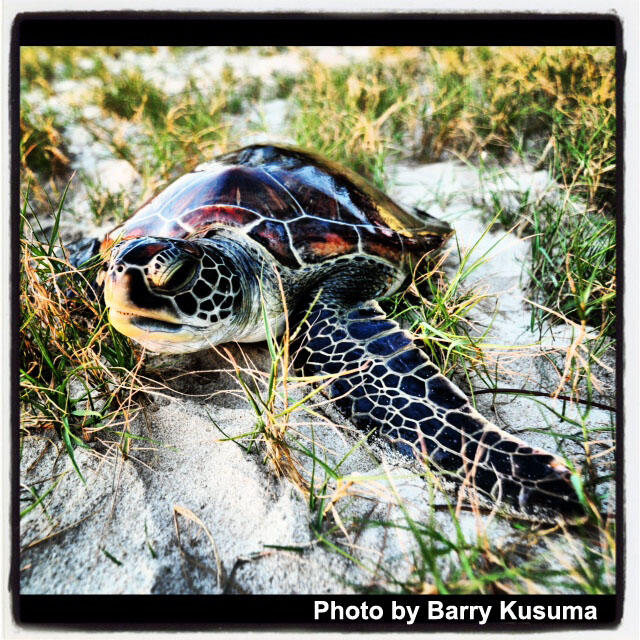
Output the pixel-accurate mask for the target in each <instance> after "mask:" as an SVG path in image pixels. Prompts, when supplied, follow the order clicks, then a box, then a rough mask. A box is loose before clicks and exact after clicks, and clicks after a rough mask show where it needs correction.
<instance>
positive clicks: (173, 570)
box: [20, 49, 613, 594]
mask: <svg viewBox="0 0 640 640" xmlns="http://www.w3.org/2000/svg"><path fill="white" fill-rule="evenodd" d="M330 54H331V52H327V51H325V52H324V55H327V56H329V55H330ZM357 54H358V55H366V49H363V50H361V51H358V52H357ZM163 55H164V54H163ZM202 55H203V54H202V53H199V54H196V53H194V54H193V60H192V61H191V64H192V65H193V66H194V67H197V66H198V64H201V63H202V60H201V59H200V58H198V56H202ZM333 55H334V56H335V57H336V60H338V61H339V60H340V59H341V58H340V55H342V54H341V52H339V51H337V52H336V51H334V52H333ZM266 60H269V62H268V63H264V64H265V65H267V67H266V68H264V69H263V68H262V67H259V68H257V70H256V71H255V72H256V73H265V74H266V76H268V75H269V73H270V69H271V67H268V65H273V64H276V65H277V64H280V65H281V64H282V63H283V60H279V61H278V60H275V61H274V60H273V59H272V58H268V59H266ZM162 61H163V58H161V63H162V64H165V65H170V63H171V61H170V60H169V59H168V58H167V60H164V62H162ZM119 63H121V64H128V63H131V61H127V60H124V59H122V60H121V61H119ZM208 64H209V65H210V67H206V69H208V70H209V71H210V70H211V69H215V68H216V67H215V65H216V64H219V60H218V59H217V58H216V56H215V55H214V56H211V59H210V60H209V62H208ZM243 64H247V65H248V67H247V68H252V65H254V66H253V68H254V69H256V67H255V64H257V63H256V61H255V60H252V59H250V58H247V59H246V60H244V61H243ZM291 64H292V65H293V62H292V63H291ZM201 66H202V65H201ZM201 66H200V67H199V68H201ZM293 66H295V65H293ZM276 68H277V66H276ZM280 68H281V67H280ZM206 69H205V71H206ZM166 70H167V68H166V67H163V66H162V65H160V66H158V67H157V68H156V72H157V76H158V81H159V82H160V81H162V78H167V77H169V76H168V74H167V73H166ZM149 71H150V73H151V71H153V69H152V68H151V67H150V69H149ZM205 71H203V73H205ZM209 71H207V72H209ZM172 88H173V89H174V90H179V87H178V86H177V85H176V86H175V87H172ZM263 109H264V114H266V122H267V123H268V125H267V130H266V131H265V133H264V137H269V136H271V139H276V140H282V139H283V135H282V132H283V131H284V130H285V128H284V116H285V113H286V104H283V101H279V100H278V101H273V102H271V103H268V104H266V105H264V107H263ZM69 135H70V137H71V139H72V145H71V147H70V151H71V152H72V153H74V154H75V157H76V160H75V162H76V163H77V164H78V168H82V169H83V170H85V171H87V172H88V173H91V172H94V173H95V174H96V175H99V177H100V180H101V182H102V184H103V186H105V187H106V188H108V189H113V190H114V192H115V191H119V190H122V189H128V190H130V191H131V192H132V193H135V192H136V190H139V189H140V185H139V176H138V175H137V173H136V171H135V169H134V168H133V167H131V165H129V164H128V163H126V162H125V161H121V160H114V159H112V158H110V157H108V156H106V155H105V154H104V150H102V149H100V148H93V149H92V148H91V145H89V144H87V141H86V140H85V139H84V138H83V134H82V131H79V130H76V129H74V130H72V131H70V132H69ZM249 141H251V140H248V139H241V140H239V144H243V143H246V142H249ZM394 176H395V182H394V186H393V188H392V195H393V196H394V197H396V198H397V199H398V200H399V201H401V202H403V203H405V204H407V205H418V206H421V207H422V208H425V209H428V210H429V211H430V212H431V213H432V214H433V215H436V216H439V217H442V218H445V219H447V220H449V221H451V222H452V223H453V224H454V226H455V227H456V231H457V237H458V241H459V243H460V245H461V246H462V247H471V246H472V245H473V244H474V243H475V242H476V240H477V239H478V238H479V237H480V236H481V234H482V232H483V230H484V228H485V227H486V218H485V217H484V216H486V214H483V212H482V209H481V206H482V204H483V202H485V200H486V199H488V198H489V194H490V192H492V191H493V192H495V193H497V194H498V195H499V196H500V197H501V198H504V202H505V203H506V204H509V202H510V201H512V200H513V198H517V197H518V196H519V194H521V193H523V192H525V191H527V190H532V191H533V192H534V193H538V194H542V193H544V192H545V191H546V190H547V189H548V188H549V184H548V179H547V177H546V175H545V174H544V173H542V172H534V171H532V170H530V169H528V168H526V167H518V168H514V169H512V170H511V171H509V174H508V178H505V176H499V175H496V176H494V178H492V179H491V180H489V182H488V183H487V182H486V181H484V182H482V183H481V182H480V181H479V177H478V172H477V170H476V169H474V168H473V167H465V166H463V165H461V164H458V163H454V162H446V163H438V164H432V165H422V166H417V165H397V166H396V167H395V168H394ZM69 209H70V210H71V211H74V212H75V216H76V217H75V218H73V217H71V216H70V217H69V218H68V219H66V220H64V221H63V224H64V228H63V230H62V231H63V233H64V234H66V237H68V238H71V239H75V236H77V235H78V220H81V221H82V225H83V227H82V228H83V229H86V228H87V226H84V225H89V224H90V219H89V212H88V208H87V206H86V203H85V202H84V200H83V193H82V188H79V189H78V190H77V191H75V192H74V193H73V194H72V199H71V200H70V202H69ZM105 228H108V225H104V227H103V228H101V229H99V228H95V226H94V228H92V229H91V232H90V233H89V235H93V234H95V235H100V233H102V232H103V231H104V230H105ZM503 235H504V231H502V230H499V229H496V230H492V231H491V232H490V233H489V234H487V236H486V237H485V238H484V240H483V242H482V245H481V246H480V247H478V248H477V249H476V252H477V255H478V256H479V255H481V254H482V253H483V250H484V249H486V248H488V247H489V246H491V245H492V244H494V243H495V242H496V241H497V240H498V239H499V238H500V237H501V236H503ZM527 255H528V240H527V239H526V238H518V237H517V236H516V235H514V234H512V235H511V236H510V237H509V238H506V239H505V240H504V241H502V242H500V243H499V244H498V245H497V246H496V248H495V249H494V250H493V251H492V253H491V259H490V260H488V261H487V262H486V264H484V265H483V266H482V267H481V268H480V269H478V271H477V272H476V273H474V275H473V277H472V279H471V280H470V281H469V282H468V286H472V285H473V286H480V287H483V288H485V290H486V291H487V293H488V294H492V297H490V298H489V301H488V302H487V304H486V305H485V306H484V307H483V308H481V309H478V310H476V311H475V312H474V316H473V320H474V322H475V323H476V326H477V328H478V330H482V329H483V328H484V327H487V326H490V336H491V337H492V338H494V339H495V342H496V343H497V344H501V345H519V347H520V349H519V350H518V357H517V358H514V357H512V356H511V353H512V352H510V351H504V352H496V353H495V354H493V355H495V356H496V357H498V356H499V362H500V365H501V367H502V370H501V372H500V374H499V378H498V381H499V386H507V387H511V386H529V387H530V388H536V389H548V390H551V391H553V389H554V388H555V385H556V384H557V374H556V373H555V372H554V370H553V368H552V367H550V366H549V365H548V364H544V363H545V362H548V360H547V359H545V358H542V357H541V353H543V352H544V353H546V354H548V355H549V354H551V355H553V354H554V353H556V354H557V353H558V352H561V348H562V347H564V346H566V344H567V340H569V339H570V335H568V334H567V333H566V332H565V333H564V334H563V333H562V332H556V333H555V334H554V336H553V340H552V341H551V342H550V344H545V345H542V344H539V341H538V338H537V336H535V335H533V334H531V333H530V331H529V310H528V308H527V306H526V303H525V301H524V298H525V297H526V296H525V291H524V289H523V282H522V277H521V271H522V261H523V260H526V257H527ZM456 265H457V256H456V255H455V251H454V252H452V254H451V256H450V257H449V258H448V260H447V263H446V269H447V270H449V271H450V272H451V271H452V270H454V269H455V267H456ZM496 305H497V306H496ZM530 345H534V346H530ZM242 349H243V351H244V352H245V353H246V354H247V355H248V356H249V357H250V358H251V359H252V360H253V361H254V362H255V363H256V364H257V365H258V366H259V367H262V368H263V369H266V367H267V364H268V353H267V351H266V349H265V348H264V346H263V345H251V346H243V347H242ZM232 352H233V353H234V354H235V356H236V357H237V358H241V354H240V351H239V349H238V348H237V347H232ZM147 366H148V367H150V368H154V369H155V370H156V371H159V372H160V373H159V375H160V378H163V379H165V380H168V378H169V377H171V376H174V375H176V373H179V372H188V371H194V370H195V371H205V372H206V373H201V374H198V375H194V374H191V375H188V376H186V377H183V378H179V379H177V380H174V381H172V382H171V386H172V387H173V390H171V391H163V392H162V393H156V394H150V395H149V402H148V404H147V405H146V407H145V410H144V412H142V413H141V414H140V415H139V416H138V417H137V418H136V419H135V420H134V421H133V422H132V423H131V424H130V430H131V433H132V434H134V435H139V436H142V437H144V438H145V439H146V440H138V441H136V444H134V445H133V446H132V449H131V452H130V456H129V457H128V458H127V459H123V457H122V455H121V454H120V452H119V449H118V447H117V441H116V439H115V437H114V438H113V439H111V440H110V439H109V438H108V437H103V436H100V437H99V438H98V440H97V441H96V442H95V443H93V445H92V448H91V449H76V458H77V461H78V464H79V465H80V467H81V469H82V472H83V474H84V477H85V479H86V485H85V484H83V483H82V481H81V480H80V478H79V476H78V475H77V474H76V473H75V471H74V470H73V468H72V466H71V463H70V460H69V458H68V456H67V455H66V454H65V452H64V447H63V445H62V443H61V442H60V441H59V440H58V439H57V438H55V437H52V438H45V437H43V436H41V435H32V436H31V437H28V438H25V439H24V442H23V449H22V459H21V478H22V482H23V483H24V484H27V485H33V484H34V483H36V482H37V481H38V480H44V479H47V478H58V479H59V484H58V485H57V487H56V489H55V491H53V492H52V493H51V494H50V495H49V496H48V497H47V499H46V501H45V503H44V504H45V507H46V509H34V510H32V511H31V512H30V513H29V514H28V515H27V516H25V517H24V518H23V519H22V520H21V548H22V554H21V559H20V567H21V591H22V593H222V592H226V593H317V594H320V593H350V592H352V591H354V590H358V589H361V588H363V587H371V586H374V585H384V584H385V578H384V575H383V574H382V571H381V569H380V567H381V566H386V567H388V568H390V569H391V570H392V572H393V574H394V575H395V576H398V577H401V578H402V577H408V576H409V575H410V572H411V568H412V565H411V561H410V557H411V552H412V551H413V550H415V541H414V540H413V539H412V538H411V536H410V535H408V534H407V533H406V532H405V531H403V530H400V529H393V528H386V529H385V528H379V527H378V528H376V527H366V526H363V527H361V528H360V529H357V528H356V529H351V530H349V531H348V532H345V533H344V534H337V535H338V537H339V538H340V539H341V542H342V543H348V544H349V546H350V548H351V549H352V552H353V554H354V555H355V556H356V557H357V558H358V560H359V561H360V565H358V564H356V563H354V562H352V561H349V560H347V559H346V558H344V557H342V556H341V555H339V554H337V553H335V552H331V551H329V550H327V549H326V548H324V547H323V546H321V545H320V544H318V542H317V538H316V536H315V535H314V534H313V531H312V529H311V527H312V524H313V519H314V517H315V515H314V513H312V512H311V511H310V509H309V504H308V502H307V500H306V498H305V496H304V495H303V493H302V492H300V491H299V490H298V489H297V488H296V487H295V486H294V484H293V483H291V482H290V481H289V480H287V479H286V478H283V477H278V476H277V474H276V473H275V471H274V470H273V468H272V467H271V466H269V465H268V464H266V463H265V461H264V451H263V450H261V449H259V448H258V449H256V450H254V451H250V452H247V451H246V450H244V449H243V448H242V447H240V446H238V444H237V443H234V442H231V441H228V440H227V441H224V438H225V436H224V435H223V434H226V436H228V437H234V436H238V435H241V434H244V433H246V432H248V431H250V430H252V429H253V427H254V425H255V414H254V413H253V411H252V410H251V408H250V406H249V405H248V403H247V402H246V400H245V399H244V398H243V397H242V393H241V392H239V387H238V385H237V383H236V382H235V380H234V378H233V376H232V375H230V371H229V370H230V367H229V365H228V364H227V363H226V362H225V361H224V359H223V358H222V357H220V356H219V355H217V354H216V353H214V352H207V353H200V354H196V355H193V356H188V357H187V356H184V357H180V358H172V359H171V360H170V362H168V361H167V359H166V358H159V357H153V356H151V357H150V358H149V360H148V362H147ZM476 382H477V383H478V385H479V386H481V381H479V380H478V381H476ZM603 382H604V383H605V384H606V385H608V386H609V388H610V386H611V385H612V384H613V380H612V379H604V380H603ZM306 391H307V390H305V389H297V390H295V391H294V392H293V397H292V400H293V401H295V399H296V398H299V397H301V394H302V393H305V392H306ZM318 400H319V401H320V399H318ZM478 408H479V410H480V411H481V412H482V413H484V415H486V416H487V417H489V418H490V419H492V420H494V421H495V422H496V423H497V424H498V425H499V426H500V427H502V428H505V429H507V430H512V431H514V432H519V433H520V436H521V437H523V438H524V439H526V440H527V441H529V442H531V443H532V444H535V445H539V446H543V447H545V448H547V449H550V450H552V451H555V450H557V447H556V442H555V440H554V438H553V437H551V436H550V435H548V432H549V431H551V430H556V429H557V430H558V431H560V432H562V429H563V428H565V427H563V424H562V423H561V421H560V420H559V419H557V418H555V417H554V416H553V415H552V414H551V413H550V412H548V411H544V410H541V409H539V408H538V405H537V404H536V403H534V402H532V401H531V400H530V399H525V398H522V397H518V398H516V399H515V400H514V399H513V398H512V397H511V396H501V397H498V398H497V400H496V402H495V403H494V402H493V398H492V397H491V395H483V396H478ZM557 408H558V409H559V405H557ZM328 415H329V416H331V417H330V418H329V417H327V416H326V415H323V407H320V408H319V414H318V415H310V414H309V413H308V412H305V411H300V412H297V413H296V414H295V415H294V417H293V419H292V426H291V431H290V442H291V443H293V444H296V442H299V443H302V444H305V446H307V445H308V444H309V438H310V436H311V433H312V430H313V437H314V440H315V442H316V447H317V450H318V451H322V455H323V456H326V459H327V460H328V461H329V462H331V461H333V463H334V464H335V463H336V462H337V461H339V460H341V459H342V458H343V457H344V456H345V454H347V453H348V452H349V451H350V450H351V449H352V447H353V446H354V444H355V442H357V438H358V434H356V433H354V430H353V429H352V428H350V427H349V425H348V424H345V423H343V422H341V421H334V418H335V416H333V415H332V413H331V412H330V411H329V412H328ZM609 419H610V416H609V414H608V412H605V411H599V410H596V409H593V410H592V411H591V413H590V415H589V426H591V427H594V426H597V425H607V424H608V423H609ZM538 430H542V431H543V433H540V432H538ZM544 431H546V432H547V433H544ZM565 452H566V453H567V454H569V455H571V454H573V455H575V456H576V461H577V462H579V459H578V458H577V457H578V456H579V449H578V448H577V447H576V448H575V449H573V450H572V449H570V448H569V449H566V450H565ZM298 458H299V460H298V461H299V464H300V467H301V469H302V470H303V474H304V473H306V474H309V473H310V472H311V468H310V465H309V461H308V459H306V458H305V457H304V456H298ZM609 462H610V461H609ZM602 463H603V465H604V464H607V460H606V458H603V459H602ZM340 471H341V473H342V474H343V475H344V476H345V479H343V481H342V483H341V484H340V485H339V486H336V484H335V483H330V484H329V487H328V491H329V492H334V491H336V492H337V494H336V495H338V494H339V495H343V494H344V495H345V497H343V498H341V499H340V500H339V501H337V502H336V503H335V504H334V507H333V511H332V512H331V514H330V515H331V516H332V517H333V518H334V521H335V522H336V523H338V525H339V524H340V523H341V522H343V521H350V520H352V519H353V518H357V517H361V518H368V519H370V520H371V519H376V518H377V519H388V520H396V521H398V522H402V520H403V516H402V513H401V511H400V510H399V509H398V507H397V506H396V502H397V499H396V498H395V497H394V493H395V494H397V495H399V496H400V497H401V498H402V499H403V501H404V502H405V504H406V505H407V506H408V508H409V512H410V514H411V516H412V517H414V518H416V519H419V520H420V521H427V520H428V519H429V518H430V517H435V518H436V520H437V523H438V526H439V527H440V528H441V529H442V531H443V532H445V533H447V534H449V535H451V536H454V535H455V532H454V530H453V525H452V523H451V519H450V518H449V516H448V514H447V513H446V511H436V512H435V515H434V512H433V511H432V509H431V507H432V505H433V504H445V503H446V500H447V498H446V496H445V495H444V494H441V493H439V492H438V491H435V492H434V491H433V490H432V488H431V487H430V486H428V485H427V483H426V482H425V481H424V480H423V479H422V478H421V477H419V476H418V475H417V474H416V473H415V472H414V470H413V469H412V468H411V467H410V466H407V465H405V464H399V461H398V460H397V459H396V458H394V456H393V455H392V454H389V455H384V456H383V457H382V458H380V452H379V451H378V450H370V449H369V448H368V447H366V446H363V447H360V448H359V449H358V450H357V451H355V452H354V453H353V454H352V455H350V456H348V458H347V460H346V462H345V463H344V464H343V466H342V467H341V469H340ZM316 473H319V471H318V470H317V469H316ZM609 488H610V487H609ZM461 517H462V520H461V521H462V526H463V530H464V532H465V534H466V535H468V536H469V538H470V539H474V538H475V537H476V536H477V534H478V531H482V529H483V527H487V533H488V535H490V536H491V538H492V539H504V540H508V539H509V537H510V536H511V535H512V534H513V529H512V528H511V524H510V523H509V521H507V520H502V519H499V518H496V519H493V520H491V521H483V522H482V523H480V524H479V523H478V521H477V520H476V519H475V518H474V516H473V515H472V514H465V513H463V514H462V516H461Z"/></svg>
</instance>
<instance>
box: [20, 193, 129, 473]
mask: <svg viewBox="0 0 640 640" xmlns="http://www.w3.org/2000/svg"><path fill="white" fill-rule="evenodd" d="M66 195H67V191H66V190H65V192H64V193H63V194H62V196H61V198H60V201H59V202H58V203H57V205H56V206H55V209H54V210H52V211H51V216H52V218H53V225H52V227H51V230H50V231H49V232H48V233H46V232H45V231H44V230H42V229H41V230H40V231H41V233H42V234H44V235H45V236H46V239H45V240H39V239H38V238H37V237H36V234H35V233H34V230H33V228H32V226H31V225H32V223H35V224H38V222H39V221H38V217H33V218H29V219H28V217H27V207H28V202H29V194H28V193H26V194H25V200H24V206H23V209H22V212H21V228H20V236H21V263H20V290H21V298H20V308H21V314H20V335H21V341H20V388H21V394H20V404H21V427H22V429H23V430H24V431H26V432H28V431H30V430H32V429H36V430H40V429H55V431H56V432H57V433H58V434H59V435H60V437H61V439H62V440H63V442H64V443H65V446H66V450H67V453H68V455H69V457H70V458H71V460H72V462H73V464H74V466H75V468H76V471H77V472H78V474H80V476H81V477H82V473H81V471H80V469H79V468H78V466H77V464H76V463H75V457H74V449H75V448H76V447H78V446H80V447H86V446H87V442H89V441H91V439H92V434H93V433H94V432H95V431H97V430H100V429H103V428H105V427H106V426H108V425H112V424H114V423H117V422H119V421H120V420H121V419H122V415H123V413H124V420H125V421H127V420H128V414H130V413H131V406H130V407H129V408H127V406H126V405H127V404H128V403H129V404H130V399H131V398H130V395H129V394H128V392H127V391H125V390H123V381H124V380H125V379H126V378H128V377H129V376H131V372H132V371H135V370H136V368H137V366H138V364H139V363H138V359H137V357H136V356H135V354H134V352H133V350H132V348H131V344H130V342H129V341H128V340H127V339H126V338H125V337H124V336H122V335H119V334H118V333H117V332H115V331H114V330H113V329H112V328H111V326H110V325H109V324H108V322H107V321H106V312H105V308H104V306H103V304H102V302H101V300H99V299H97V298H96V294H95V292H94V287H95V276H96V274H97V269H98V268H99V265H98V264H97V262H96V261H94V264H93V265H92V264H87V265H84V266H82V265H81V268H79V269H75V268H74V267H72V266H71V265H70V264H69V262H68V261H67V260H66V258H65V257H64V254H63V246H62V244H61V242H60V238H59V234H58V231H59V224H60V217H61V214H62V211H63V207H64V202H65V198H66ZM133 405H134V406H135V403H133Z"/></svg>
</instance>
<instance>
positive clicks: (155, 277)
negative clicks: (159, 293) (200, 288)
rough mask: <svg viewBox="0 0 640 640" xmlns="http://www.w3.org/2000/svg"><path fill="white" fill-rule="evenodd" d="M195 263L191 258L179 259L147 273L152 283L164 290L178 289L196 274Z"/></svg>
mask: <svg viewBox="0 0 640 640" xmlns="http://www.w3.org/2000/svg"><path fill="white" fill-rule="evenodd" d="M196 266H197V265H196V263H195V262H193V261H192V260H180V261H178V262H175V263H174V264H170V265H168V266H167V267H166V268H165V269H162V270H160V271H156V272H155V273H152V274H150V275H149V279H150V280H151V282H152V283H153V285H154V286H155V287H157V288H159V289H163V290H165V291H178V290H179V289H182V288H184V286H185V285H187V284H189V283H190V282H191V281H192V280H193V277H194V276H195V274H196Z"/></svg>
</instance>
